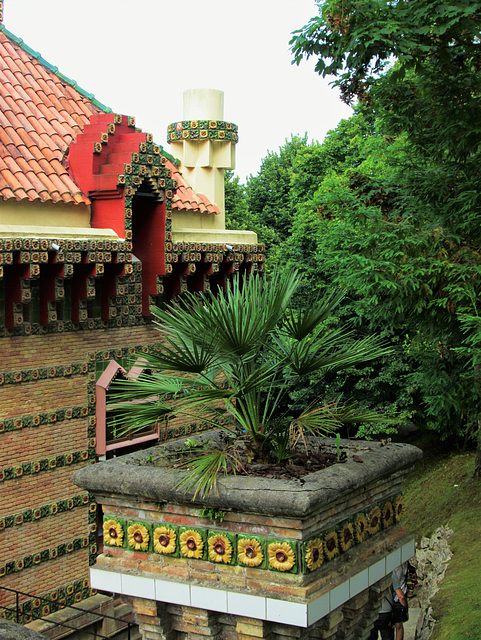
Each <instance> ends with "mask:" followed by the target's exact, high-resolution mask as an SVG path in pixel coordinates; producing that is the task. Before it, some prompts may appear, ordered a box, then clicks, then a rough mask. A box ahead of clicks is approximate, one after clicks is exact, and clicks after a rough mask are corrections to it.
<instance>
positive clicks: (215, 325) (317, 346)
mask: <svg viewBox="0 0 481 640" xmlns="http://www.w3.org/2000/svg"><path fill="white" fill-rule="evenodd" d="M299 284H300V279H299V277H298V275H297V274H296V273H292V272H291V273H288V272H287V271H283V272H280V271H279V272H275V273H274V274H273V275H272V277H270V279H269V280H265V279H261V278H257V277H250V278H249V279H235V280H234V281H233V283H232V285H231V286H230V287H229V288H228V289H227V290H226V291H224V292H221V293H220V294H219V295H218V296H214V295H213V294H211V293H210V292H209V293H204V294H200V295H199V294H196V295H193V294H187V295H186V296H185V297H184V298H183V299H182V301H180V302H178V303H175V304H173V305H172V306H170V307H168V308H167V309H165V310H161V309H159V308H154V309H152V313H153V315H154V316H155V318H156V324H157V325H158V329H159V331H160V332H161V335H162V345H161V346H160V348H159V350H158V351H157V352H156V353H154V354H151V355H149V356H146V360H147V363H146V366H148V367H149V369H150V370H151V371H152V372H151V373H150V374H149V375H140V376H139V377H138V378H137V379H135V380H122V381H119V382H118V384H117V385H116V389H117V393H116V398H117V400H118V401H120V405H119V404H116V416H117V418H116V419H117V420H118V422H119V424H120V425H121V426H122V427H123V428H124V429H125V430H126V431H128V432H129V433H131V432H132V431H136V430H140V429H143V428H145V427H147V426H149V425H151V424H152V423H153V422H155V421H157V420H159V418H161V417H162V416H166V415H169V414H170V415H175V416H177V417H179V416H180V417H183V418H185V420H186V421H189V422H190V421H192V420H193V419H195V420H201V421H203V422H206V423H208V424H210V425H212V426H215V427H217V428H219V429H221V430H222V431H223V432H225V433H226V434H227V436H228V437H227V438H226V439H225V446H223V447H222V448H221V449H218V448H212V447H211V446H209V445H206V446H204V447H203V448H202V450H199V449H198V448H196V447H192V449H191V451H190V456H189V457H188V461H187V463H186V467H187V466H188V469H189V473H188V475H187V476H186V477H185V478H184V480H183V484H184V485H185V486H186V487H187V488H190V487H195V488H196V493H198V492H201V493H205V492H208V491H210V490H211V489H212V487H213V486H214V485H215V481H216V478H217V475H218V473H219V472H220V471H227V470H228V469H229V468H230V469H232V470H234V472H235V469H236V467H237V466H238V457H237V454H236V451H238V450H239V447H240V446H241V445H242V447H243V448H244V449H245V450H246V452H247V456H248V459H249V461H253V462H267V461H269V460H271V459H272V458H273V457H274V459H278V460H279V459H286V458H288V457H289V455H290V454H291V452H292V450H293V447H294V446H295V443H296V442H297V441H298V440H299V438H303V437H304V434H306V433H307V434H309V435H316V436H322V435H326V434H328V433H332V432H334V431H336V430H337V429H338V428H339V427H340V426H341V425H342V424H345V423H354V424H360V423H366V422H372V421H380V420H381V421H382V418H381V417H380V416H379V415H377V414H376V413H375V412H373V411H370V410H366V409H363V408H362V407H360V406H358V405H353V404H345V403H340V402H336V403H323V402H322V401H321V400H320V399H318V398H312V397H310V396H311V394H310V389H309V384H308V380H309V376H310V375H312V374H313V373H317V374H318V373H319V372H321V373H326V374H327V373H332V372H333V371H338V370H340V369H343V368H346V367H351V366H353V365H355V364H357V363H361V362H366V361H369V360H372V359H374V358H378V357H381V356H385V355H387V354H388V353H390V348H389V347H387V346H386V345H384V344H383V343H381V342H380V341H379V340H378V339H376V338H375V337H371V336H370V337H364V338H358V339H354V332H353V331H352V330H349V329H344V328H335V329H329V330H327V329H326V328H325V320H326V318H327V317H328V316H329V315H330V314H331V313H332V311H333V309H334V308H335V306H336V305H337V304H338V303H339V301H340V299H341V298H342V295H340V294H335V295H330V296H325V297H323V298H322V299H318V300H316V301H315V302H314V303H312V304H310V305H309V306H306V307H305V308H303V309H294V308H293V305H292V302H293V296H294V294H295V292H296V289H297V288H298V286H299ZM300 381H301V382H302V381H305V382H306V385H305V388H304V399H305V402H304V409H303V410H302V411H301V413H300V414H299V415H296V416H292V415H289V392H290V391H291V390H292V389H293V388H294V387H296V386H297V388H298V387H299V382H300ZM297 403H298V400H297Z"/></svg>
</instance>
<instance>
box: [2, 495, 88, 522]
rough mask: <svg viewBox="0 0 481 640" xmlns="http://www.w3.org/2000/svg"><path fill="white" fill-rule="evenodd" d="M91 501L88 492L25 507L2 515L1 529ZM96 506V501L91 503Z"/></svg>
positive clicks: (69, 509)
mask: <svg viewBox="0 0 481 640" xmlns="http://www.w3.org/2000/svg"><path fill="white" fill-rule="evenodd" d="M89 503H90V498H89V495H88V493H84V494H80V495H75V496H72V497H71V498H66V499H64V500H59V501H58V502H50V503H49V504H44V505H42V506H40V507H34V508H32V509H24V510H23V511H21V512H20V513H15V514H10V515H6V516H2V517H1V518H0V531H3V530H4V529H9V528H10V527H15V526H21V525H23V524H25V523H28V522H34V521H37V520H41V519H42V518H48V517H50V516H54V515H57V513H63V512H65V511H71V510H72V509H75V508H77V507H86V506H87V505H88V504H89ZM91 504H93V505H94V507H95V508H96V503H95V502H93V503H91Z"/></svg>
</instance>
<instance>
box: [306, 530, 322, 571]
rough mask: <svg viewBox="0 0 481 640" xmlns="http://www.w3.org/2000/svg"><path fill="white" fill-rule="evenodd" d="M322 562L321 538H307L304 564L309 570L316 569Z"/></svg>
mask: <svg viewBox="0 0 481 640" xmlns="http://www.w3.org/2000/svg"><path fill="white" fill-rule="evenodd" d="M323 562H324V550H323V547H322V540H321V539H320V538H314V540H309V542H308V543H307V548H306V564H307V568H308V569H309V571H314V570H315V569H318V568H319V567H320V566H321V564H322V563H323Z"/></svg>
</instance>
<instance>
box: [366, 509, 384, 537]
mask: <svg viewBox="0 0 481 640" xmlns="http://www.w3.org/2000/svg"><path fill="white" fill-rule="evenodd" d="M367 522H368V530H369V534H370V535H371V536H373V535H374V534H375V533H377V532H378V531H379V529H380V528H381V509H380V508H379V507H374V509H372V511H371V512H370V513H369V515H368V517H367Z"/></svg>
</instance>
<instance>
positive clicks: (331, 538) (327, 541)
mask: <svg viewBox="0 0 481 640" xmlns="http://www.w3.org/2000/svg"><path fill="white" fill-rule="evenodd" d="M324 553H325V554H326V558H327V559H328V560H332V559H333V558H335V557H336V556H337V555H338V554H339V540H338V538H337V531H330V532H329V533H327V534H326V535H325V536H324Z"/></svg>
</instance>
